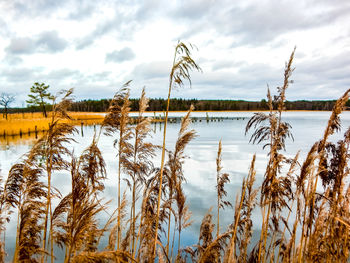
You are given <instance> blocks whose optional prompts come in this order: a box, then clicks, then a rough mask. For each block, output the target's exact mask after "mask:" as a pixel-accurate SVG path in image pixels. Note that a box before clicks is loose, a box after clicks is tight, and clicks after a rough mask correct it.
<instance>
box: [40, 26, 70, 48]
mask: <svg viewBox="0 0 350 263" xmlns="http://www.w3.org/2000/svg"><path fill="white" fill-rule="evenodd" d="M36 44H37V45H38V51H41V52H45V53H46V52H48V53H56V52H60V51H63V50H64V49H65V48H66V47H67V45H68V43H67V41H66V40H64V39H63V38H60V37H59V36H58V33H57V31H48V32H43V33H41V34H40V35H39V36H38V39H37V40H36Z"/></svg>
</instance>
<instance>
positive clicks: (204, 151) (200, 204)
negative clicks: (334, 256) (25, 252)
mask: <svg viewBox="0 0 350 263" xmlns="http://www.w3.org/2000/svg"><path fill="white" fill-rule="evenodd" d="M184 114H185V113H171V114H170V116H173V117H175V116H183V115H184ZM252 114H253V113H251V112H217V113H209V117H230V118H233V117H234V119H233V120H232V119H227V120H226V119H225V120H223V121H220V122H217V121H212V122H211V121H210V122H206V121H201V122H199V121H197V122H193V123H192V124H191V128H193V129H194V130H196V132H197V135H198V137H197V138H196V139H194V140H193V141H192V142H191V143H190V144H189V145H188V147H187V149H186V151H185V152H186V154H187V156H188V159H187V160H186V162H185V164H184V174H185V177H186V180H187V183H185V184H184V191H185V193H186V195H187V202H188V204H189V207H190V210H191V212H192V219H193V220H194V223H193V225H192V226H191V227H190V228H188V229H186V230H184V232H183V234H182V244H183V245H184V246H185V245H191V244H195V243H197V242H198V232H199V227H200V223H201V220H202V218H203V216H204V214H205V213H206V212H207V210H208V209H209V208H210V207H212V206H213V207H214V209H215V205H216V194H215V184H216V155H217V148H218V142H219V140H220V139H221V140H222V146H223V150H222V165H223V172H227V173H229V174H230V180H231V182H230V183H229V184H228V185H227V192H228V199H229V200H230V201H231V203H233V204H234V200H235V197H236V195H237V193H239V191H240V188H241V183H242V178H243V177H244V176H246V175H247V172H248V169H249V165H250V162H251V159H252V156H253V154H254V153H256V154H257V158H256V169H257V176H256V177H257V180H256V184H257V185H259V184H260V183H261V181H262V177H263V174H264V170H265V166H266V161H267V157H266V150H263V149H262V146H261V145H252V144H249V135H247V136H245V134H244V131H245V126H246V123H247V121H248V119H249V117H251V116H252ZM150 115H151V116H153V114H150ZM157 115H159V114H157ZM192 116H193V117H205V116H206V113H205V112H198V113H193V114H192ZM329 116H330V112H287V113H285V114H284V119H285V120H286V121H288V122H289V123H290V124H291V125H292V127H293V129H292V133H293V136H294V142H293V141H292V140H288V141H287V145H286V149H287V151H286V153H285V154H286V155H287V156H288V157H293V156H294V155H295V154H296V153H297V151H298V150H300V151H301V157H300V159H299V161H300V162H302V161H303V159H304V157H305V155H306V154H307V152H308V151H309V149H310V147H311V145H312V144H313V143H314V142H315V141H316V140H319V139H320V138H321V136H322V134H323V132H324V129H325V127H326V125H327V121H328V118H329ZM236 117H239V119H237V118H236ZM341 119H342V131H341V133H340V134H336V135H334V136H332V140H338V139H340V138H341V137H342V134H343V133H344V132H345V130H346V129H347V128H348V127H349V126H350V112H345V113H343V114H342V118H341ZM162 127H163V125H162V124H160V123H157V124H152V128H153V136H152V138H150V139H149V140H150V141H151V142H153V143H155V144H161V142H162V134H163V133H162ZM179 128H180V123H170V124H169V126H168V130H167V148H168V149H170V150H173V148H174V143H175V141H176V138H177V133H178V131H179ZM79 129H80V128H79ZM83 134H84V135H83V136H82V134H81V133H79V134H77V135H76V136H75V137H74V139H75V140H76V141H77V142H76V143H73V144H72V145H70V148H71V149H72V150H73V149H74V152H75V154H76V155H78V154H80V153H81V151H82V150H84V148H85V147H86V146H87V145H88V144H89V143H90V142H91V139H92V136H93V134H94V128H93V127H84V129H83ZM33 143H34V139H33V138H23V139H11V140H9V141H6V140H1V141H0V164H1V166H0V167H1V175H2V176H3V178H4V180H6V177H7V173H8V171H9V169H10V167H11V166H12V165H13V164H15V163H16V161H17V160H18V159H19V158H20V157H21V156H22V155H23V154H24V153H26V152H27V151H28V150H29V149H30V147H31V145H32V144H33ZM99 147H100V149H101V151H102V153H103V156H104V158H105V161H106V165H107V171H108V173H107V174H108V178H107V180H106V181H105V186H106V189H105V192H104V197H105V200H112V203H111V205H110V206H111V208H115V207H116V197H117V196H116V192H117V158H116V149H115V148H113V138H111V137H106V136H103V137H101V139H100V141H99ZM154 163H155V165H156V166H157V165H159V164H160V157H159V156H157V157H156V158H155V159H154ZM67 182H70V175H69V173H65V172H60V173H56V174H55V175H54V177H53V185H54V186H55V187H57V188H58V189H59V190H60V191H61V193H62V194H63V195H65V194H67V193H68V192H69V190H70V184H69V183H67ZM123 188H124V189H125V185H123ZM214 211H216V210H214ZM221 215H222V217H221V218H220V222H221V224H222V226H223V227H222V229H223V230H224V229H225V227H226V226H227V225H228V224H230V223H231V222H232V221H233V210H232V209H230V208H227V209H226V210H225V211H224V212H222V214H221ZM107 216H108V215H107V214H104V215H103V214H101V223H103V221H104V218H107ZM214 218H216V217H215V213H214ZM215 220H216V219H215ZM253 220H254V222H255V224H254V230H255V233H257V232H258V231H259V228H260V224H259V221H260V210H258V209H256V210H255V211H254V214H253ZM15 228H16V222H11V223H9V224H8V225H7V227H6V229H7V230H6V240H7V241H6V251H7V253H8V255H9V257H8V258H9V259H10V258H12V254H13V244H14V240H15V233H16V232H15ZM57 252H58V253H59V250H57ZM57 257H60V256H59V254H57ZM58 262H59V260H58Z"/></svg>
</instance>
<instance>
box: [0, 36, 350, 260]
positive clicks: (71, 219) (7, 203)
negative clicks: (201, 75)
mask: <svg viewBox="0 0 350 263" xmlns="http://www.w3.org/2000/svg"><path fill="white" fill-rule="evenodd" d="M294 52H295V50H294V51H293V52H292V54H291V56H290V58H289V61H288V62H287V63H286V66H285V70H284V80H283V84H282V85H281V87H278V88H277V95H276V96H272V95H271V93H270V90H269V89H268V92H267V98H268V105H269V112H266V113H256V114H254V115H253V116H252V118H251V119H250V120H249V121H248V123H247V126H246V133H248V132H249V131H250V130H253V132H252V135H251V138H250V142H253V143H262V144H263V147H264V148H267V150H268V160H267V165H266V169H265V172H264V177H263V182H262V184H261V185H260V186H259V185H255V184H256V182H255V178H256V170H255V163H256V158H257V157H256V155H253V158H252V161H251V165H250V168H249V171H248V175H247V177H245V178H244V179H243V181H242V186H241V191H240V193H239V194H237V197H236V202H235V206H234V213H233V215H232V221H231V224H230V225H229V226H228V227H227V228H226V229H225V228H224V227H223V226H222V223H221V222H220V211H221V210H220V209H222V208H224V207H226V206H230V205H231V203H230V202H229V201H227V200H226V195H229V194H230V193H228V192H226V185H227V184H228V183H229V176H228V174H225V173H223V172H222V170H223V167H222V145H221V141H220V142H219V146H218V152H217V157H216V190H217V191H216V195H217V199H216V201H214V202H213V203H212V204H208V207H210V206H212V205H213V206H215V205H216V210H217V211H216V213H217V218H216V220H215V217H214V215H213V213H212V208H210V209H209V210H208V213H207V214H206V215H205V216H204V218H203V219H202V222H201V224H200V229H199V237H198V242H197V243H196V244H193V245H192V246H188V247H184V246H183V242H182V235H183V230H184V229H185V228H186V227H188V226H189V225H190V224H191V223H192V220H191V211H190V210H189V206H188V203H187V197H186V193H185V191H184V187H183V184H184V183H185V182H186V174H185V171H184V169H183V165H184V162H185V159H186V153H185V150H186V147H187V146H188V144H189V143H190V142H191V141H192V140H193V139H194V138H195V137H196V136H197V134H196V132H195V130H193V129H190V128H189V127H190V126H189V125H190V123H191V119H190V113H191V111H192V110H193V107H191V108H190V110H189V111H188V113H187V114H186V116H185V117H184V118H183V119H182V122H181V126H180V130H179V133H178V137H177V140H176V143H175V145H174V148H173V149H172V150H170V149H166V148H165V139H166V125H167V122H165V123H164V134H163V145H162V146H155V145H153V144H151V143H150V142H148V141H147V140H148V138H149V136H150V130H151V129H150V121H151V119H150V118H145V117H144V112H145V111H146V109H147V107H148V99H147V98H146V94H145V91H144V90H143V91H142V94H141V98H140V101H139V103H140V104H139V109H140V111H139V114H138V117H137V118H136V121H135V123H133V124H132V123H131V121H130V118H129V112H130V101H129V90H128V85H129V84H130V82H127V83H126V84H125V85H124V86H123V87H122V88H121V89H120V90H119V91H118V92H117V93H116V94H115V96H114V98H113V99H112V100H111V104H110V107H109V110H108V113H107V114H106V116H104V119H103V121H102V125H101V129H100V130H99V131H98V132H97V133H96V134H95V135H94V137H93V139H92V142H91V143H90V145H89V146H88V147H87V148H86V149H85V150H84V151H83V152H82V153H81V155H80V156H76V155H75V154H74V152H72V151H70V149H69V146H70V144H71V143H72V141H73V139H72V137H71V136H72V134H73V133H74V131H75V129H74V127H73V126H72V122H71V119H72V117H71V116H70V115H69V113H68V112H67V109H68V106H69V104H70V101H71V99H70V96H71V93H72V91H71V90H69V91H66V92H64V93H60V94H58V96H56V97H55V101H54V103H53V111H52V112H51V113H50V115H49V118H50V119H49V120H45V121H48V123H47V124H46V125H47V126H48V127H47V131H46V132H45V133H44V134H43V136H42V138H40V139H39V140H38V141H37V142H36V143H35V144H34V146H33V147H32V149H31V150H30V151H29V152H28V153H27V154H25V155H24V156H22V157H21V158H20V159H19V161H18V162H17V163H16V164H14V165H13V166H12V168H11V169H10V172H9V174H8V177H7V180H6V182H5V183H4V184H0V234H1V233H4V232H5V230H6V221H7V220H10V219H11V220H15V221H16V220H17V228H16V241H15V244H14V246H15V251H14V255H13V262H48V261H50V262H54V261H55V255H54V253H53V252H54V247H55V246H57V247H59V248H61V249H63V250H64V252H65V253H64V254H65V256H64V262H65V263H70V262H140V263H141V262H155V261H158V262H179V263H180V262H181V263H182V262H224V263H232V262H266V261H269V262H336V261H341V262H347V261H349V257H350V250H349V248H350V231H349V228H350V222H349V218H350V185H349V173H350V172H349V171H350V170H349V166H348V163H349V156H350V155H349V147H350V129H348V130H346V131H345V133H344V136H343V138H342V139H341V140H340V141H338V142H336V143H335V142H332V141H330V140H329V137H330V135H331V134H333V133H335V132H339V131H340V130H341V122H340V114H341V112H342V111H343V110H344V106H345V103H346V102H347V101H348V99H349V94H350V90H348V91H346V92H345V93H344V95H343V96H342V97H341V98H340V99H339V100H338V101H337V102H336V103H335V106H334V108H333V111H332V114H331V117H330V119H329V122H328V124H327V127H326V129H325V132H324V135H323V137H322V138H321V139H320V140H319V141H316V142H315V143H314V144H313V146H312V147H311V149H310V150H309V152H308V154H307V156H306V158H305V160H303V161H300V164H299V159H300V157H299V153H298V154H297V155H296V156H295V157H293V158H289V157H287V156H288V155H287V154H285V153H284V151H285V150H286V147H285V145H286V144H285V142H286V140H287V139H293V136H292V133H291V126H290V125H289V124H288V123H286V122H285V121H284V120H283V118H282V114H283V111H284V109H285V100H286V90H287V88H288V87H289V84H290V83H291V80H290V77H291V74H292V72H293V70H294V69H293V67H292V62H293V60H294ZM190 55H191V53H190V50H189V49H188V48H187V47H186V46H185V45H184V44H183V43H178V45H177V46H176V48H175V56H174V63H173V67H172V71H171V73H170V79H169V91H168V98H170V95H171V90H172V89H173V88H174V87H175V86H183V84H184V81H186V80H188V81H190V71H191V70H193V69H196V70H197V69H199V67H198V66H197V64H196V63H195V62H194V61H193V60H192V58H191V56H190ZM61 97H62V98H61ZM59 98H61V99H59ZM58 101H59V102H58ZM168 109H169V99H168V105H167V111H166V112H165V120H167V117H168ZM77 116H78V115H75V117H76V118H78V117H77ZM14 117H15V116H14V115H12V116H11V115H9V120H8V122H11V121H12V120H15V118H14ZM79 118H80V117H79ZM86 118H87V117H86ZM23 120H26V119H25V118H24V116H22V119H21V121H23ZM28 121H30V120H28ZM102 132H104V133H105V134H107V135H111V136H115V138H116V140H115V143H114V145H113V146H114V147H116V148H117V152H118V157H117V160H116V163H117V166H118V178H117V181H116V187H117V194H116V196H115V199H116V200H117V206H116V207H112V208H113V211H114V212H112V213H111V214H109V210H108V207H110V206H111V205H110V204H111V202H110V201H108V200H107V201H105V200H103V199H102V198H101V196H102V194H103V191H104V180H105V178H106V177H107V174H106V168H105V165H106V164H105V161H104V159H103V153H102V152H101V151H100V149H99V146H98V144H99V138H100V136H101V134H102ZM157 150H158V151H157ZM165 153H167V154H166V155H165ZM156 154H161V163H160V166H159V167H157V166H155V164H154V158H155V157H156ZM58 170H61V171H64V172H65V173H67V176H68V174H69V176H68V177H69V179H70V180H69V181H70V186H71V188H70V193H68V194H67V195H66V196H64V197H62V196H61V194H60V192H59V189H56V188H55V187H54V186H53V185H52V177H53V176H54V174H55V171H58ZM122 179H124V180H125V181H126V183H127V187H126V189H121V180H122ZM122 190H124V191H122ZM258 192H260V200H257V195H258ZM128 195H129V196H130V197H131V198H130V199H131V201H129V202H128V200H127V196H128ZM54 199H57V205H56V206H55V207H54V204H55V203H56V202H52V201H53V200H54ZM228 200H229V199H228ZM259 209H260V210H261V211H262V223H261V232H260V238H259V241H258V242H257V243H256V244H251V243H252V242H251V240H252V233H253V229H254V228H258V226H254V225H253V220H252V214H253V212H254V211H256V210H259ZM15 211H16V212H17V218H13V217H10V215H11V213H13V212H15ZM104 213H108V219H107V220H106V222H102V221H101V220H100V218H101V215H102V214H104ZM285 215H287V216H285ZM215 224H216V225H215ZM171 226H173V231H171ZM171 232H172V233H171ZM299 233H300V234H299ZM103 237H106V238H107V237H108V242H107V245H106V246H105V247H102V242H101V240H102V238H103ZM176 243H177V247H178V249H177V251H174V247H176ZM4 246H5V243H4V239H3V240H1V239H0V261H1V260H2V261H4V260H5V253H6V252H5V250H4Z"/></svg>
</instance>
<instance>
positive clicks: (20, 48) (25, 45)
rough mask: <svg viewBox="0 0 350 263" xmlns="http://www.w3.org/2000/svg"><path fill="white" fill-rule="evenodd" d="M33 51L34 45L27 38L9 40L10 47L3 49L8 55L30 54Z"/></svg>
mask: <svg viewBox="0 0 350 263" xmlns="http://www.w3.org/2000/svg"><path fill="white" fill-rule="evenodd" d="M34 50H35V43H34V41H33V40H32V39H30V38H29V37H20V38H13V39H11V43H10V45H9V46H8V47H7V48H6V49H5V51H7V52H8V53H10V54H18V55H20V54H30V53H33V51H34Z"/></svg>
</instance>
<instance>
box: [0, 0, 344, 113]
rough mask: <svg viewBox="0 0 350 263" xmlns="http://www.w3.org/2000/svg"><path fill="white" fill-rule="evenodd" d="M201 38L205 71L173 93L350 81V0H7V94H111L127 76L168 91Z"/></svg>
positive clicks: (137, 89) (134, 87)
mask: <svg viewBox="0 0 350 263" xmlns="http://www.w3.org/2000/svg"><path fill="white" fill-rule="evenodd" d="M178 41H182V42H184V43H185V44H187V45H189V44H192V45H193V46H195V48H194V49H193V50H192V58H193V59H194V60H195V61H196V62H197V64H198V65H199V66H200V67H201V68H202V72H193V73H192V74H191V79H192V86H191V87H190V86H189V85H185V87H183V88H180V89H176V90H174V91H173V92H172V97H176V98H197V99H233V100H237V99H244V100H261V99H264V98H266V93H267V86H269V87H270V89H271V91H272V93H275V92H276V87H278V86H280V85H282V83H283V73H284V66H285V63H286V62H287V61H288V59H289V56H290V54H291V52H292V51H293V49H294V47H296V52H295V59H294V64H293V66H294V67H295V70H294V72H293V75H292V78H291V79H292V80H293V81H294V83H293V84H292V85H290V87H289V88H288V91H287V99H288V100H303V99H307V100H316V99H322V100H323V99H337V98H338V97H340V96H341V95H342V94H343V93H344V92H345V91H346V90H347V89H349V88H350V1H349V0H299V1H289V0H288V1H284V0H276V1H274V0H266V1H264V0H260V1H258V0H256V1H248V0H243V1H241V0H234V1H233V0H228V1H226V0H216V1H215V0H184V1H161V0H159V1H155V0H146V1H138V0H134V1H133V0H130V1H124V0H120V1H119V0H115V1H107V0H101V1H93V0H60V1H57V0H0V93H1V92H7V93H12V94H14V95H15V96H16V102H15V104H14V105H17V106H24V105H25V100H26V99H27V95H28V94H29V91H30V87H31V86H32V85H33V83H34V82H40V83H45V84H48V85H50V90H51V92H52V93H53V94H55V93H57V92H58V91H59V90H61V89H69V88H74V94H75V99H76V100H83V99H101V98H111V97H112V96H113V94H114V93H115V92H116V91H118V89H119V88H120V87H121V86H122V85H123V84H124V83H125V82H127V81H129V80H132V83H131V85H130V92H131V97H133V98H136V97H139V96H140V94H141V90H142V88H143V87H145V89H146V94H147V96H148V97H151V98H164V97H166V96H167V89H168V83H169V73H170V70H171V66H172V61H173V56H174V48H175V46H176V44H177V43H178Z"/></svg>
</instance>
